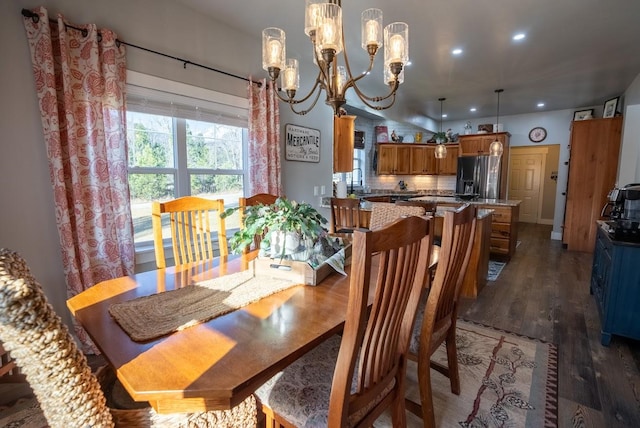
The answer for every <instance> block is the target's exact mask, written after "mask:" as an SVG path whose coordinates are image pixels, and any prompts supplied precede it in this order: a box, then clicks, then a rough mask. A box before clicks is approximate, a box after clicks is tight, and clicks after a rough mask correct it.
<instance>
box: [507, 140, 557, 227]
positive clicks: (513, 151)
mask: <svg viewBox="0 0 640 428" xmlns="http://www.w3.org/2000/svg"><path fill="white" fill-rule="evenodd" d="M509 150H510V153H509V157H511V156H514V155H542V165H541V167H540V168H541V171H540V183H539V184H538V215H537V218H536V224H550V225H553V219H549V220H543V219H542V218H541V217H540V215H541V214H542V202H543V201H544V186H543V184H544V173H545V171H546V170H547V154H548V153H549V147H548V146H511V147H510V148H509ZM511 164H512V163H511V159H509V173H508V176H509V179H511ZM510 196H511V195H509V197H510Z"/></svg>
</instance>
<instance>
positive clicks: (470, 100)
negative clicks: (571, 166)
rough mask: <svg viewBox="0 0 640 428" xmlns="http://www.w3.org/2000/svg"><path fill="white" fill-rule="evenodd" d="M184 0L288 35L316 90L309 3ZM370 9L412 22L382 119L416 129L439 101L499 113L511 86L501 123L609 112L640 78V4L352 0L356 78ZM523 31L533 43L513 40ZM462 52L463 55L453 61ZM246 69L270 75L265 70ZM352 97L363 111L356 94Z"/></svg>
mask: <svg viewBox="0 0 640 428" xmlns="http://www.w3.org/2000/svg"><path fill="white" fill-rule="evenodd" d="M179 1H180V2H182V3H183V4H185V5H187V6H189V7H191V8H193V9H195V10H198V11H199V12H201V13H205V14H208V15H211V16H212V17H213V18H214V19H216V20H220V21H222V22H224V23H226V24H227V25H229V26H231V27H233V28H236V29H238V30H240V31H242V32H245V33H248V34H249V35H251V36H255V38H256V43H261V33H262V29H264V28H266V27H279V28H282V29H283V30H285V32H286V33H287V56H288V57H294V58H298V59H299V60H300V63H301V73H302V74H301V85H302V88H301V90H300V92H299V93H302V92H303V91H304V90H305V89H307V90H308V88H310V85H311V83H312V82H310V81H312V80H313V79H315V75H316V74H317V70H316V69H314V68H312V67H313V66H312V64H311V59H310V58H311V56H310V42H309V39H308V37H307V36H305V35H304V32H303V25H304V4H305V2H304V0H232V1H212V0H179ZM371 7H377V8H380V9H382V11H383V12H384V24H385V25H386V24H388V23H390V22H394V21H404V22H407V23H408V24H409V56H410V59H411V61H412V65H411V66H409V67H407V68H406V70H405V83H404V84H403V85H401V87H400V89H399V91H398V95H397V100H396V103H395V105H394V106H393V107H392V108H391V109H389V110H385V111H382V112H379V113H377V114H380V115H383V116H385V117H388V118H390V119H393V120H398V121H402V122H408V123H414V124H416V125H418V126H423V125H425V124H426V123H427V122H425V119H424V117H425V116H427V117H430V118H433V119H435V120H437V121H439V120H440V102H439V101H438V98H440V97H445V98H446V101H445V102H444V108H443V112H444V113H445V114H447V115H448V117H447V119H446V120H463V119H465V120H466V119H472V118H474V117H487V116H493V115H495V114H496V104H497V97H496V94H495V93H494V90H495V89H497V88H503V89H504V92H503V93H502V94H501V96H500V115H501V116H502V115H512V114H523V113H532V112H538V111H545V110H559V109H579V108H581V107H586V106H592V105H602V104H603V103H604V102H605V101H606V100H608V99H611V98H614V97H617V96H620V95H622V94H623V93H624V91H625V90H626V89H627V87H628V86H629V85H630V83H631V82H632V81H633V79H634V78H635V77H636V76H637V75H638V74H639V73H640V0H431V1H425V0H394V1H383V0H345V1H344V2H343V4H342V8H343V21H344V26H345V29H344V30H345V38H346V40H347V52H348V55H349V61H350V65H351V69H352V70H353V71H354V72H356V71H355V70H359V71H364V70H365V69H366V65H367V61H368V57H367V55H366V53H365V52H364V51H363V50H362V48H361V47H360V13H361V12H362V11H363V10H364V9H367V8H371ZM518 32H523V33H526V38H525V39H524V40H522V41H520V42H514V41H512V39H511V38H512V36H513V35H514V34H515V33H518ZM456 47H460V48H462V49H463V50H464V52H463V54H462V55H460V56H457V57H454V56H453V55H452V54H451V50H452V49H453V48H456ZM381 62H382V52H379V54H378V57H377V61H376V67H374V70H373V72H372V74H371V75H370V76H367V77H365V78H363V79H362V80H361V81H360V82H362V85H360V86H361V88H362V89H363V91H364V92H365V93H367V94H368V95H371V96H375V95H381V94H383V93H384V91H385V90H386V87H385V86H384V85H383V84H382V66H381V64H380V63H381ZM258 64H259V63H258ZM258 67H259V65H258ZM305 71H306V72H308V75H307V76H305V74H304V73H305ZM247 72H248V73H250V74H252V75H254V76H265V77H266V72H264V71H262V70H260V69H256V70H247ZM305 81H306V83H307V85H305ZM348 100H349V105H350V106H352V107H359V108H362V107H363V105H362V104H361V103H359V100H357V98H356V97H355V96H354V94H353V91H352V90H351V91H350V92H349V93H348ZM356 100H357V101H356ZM321 102H322V101H320V102H319V103H321ZM538 102H544V103H545V107H543V108H539V107H537V106H536V105H537V104H538ZM471 107H476V108H477V112H476V113H471V112H470V111H469V109H470V108H471ZM316 108H329V107H325V106H324V105H322V106H319V107H316ZM356 114H357V113H356ZM424 127H427V126H424Z"/></svg>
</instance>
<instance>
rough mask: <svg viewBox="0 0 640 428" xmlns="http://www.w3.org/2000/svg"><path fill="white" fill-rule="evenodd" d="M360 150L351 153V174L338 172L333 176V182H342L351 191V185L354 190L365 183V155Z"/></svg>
mask: <svg viewBox="0 0 640 428" xmlns="http://www.w3.org/2000/svg"><path fill="white" fill-rule="evenodd" d="M364 152H365V151H364V150H363V149H362V150H361V149H355V150H354V151H353V171H351V172H339V173H336V174H333V181H334V182H335V181H344V182H345V183H347V188H348V189H349V190H351V185H352V183H353V187H354V188H360V187H362V186H364V183H365V181H366V177H365V175H364V173H365V169H366V168H365V154H364Z"/></svg>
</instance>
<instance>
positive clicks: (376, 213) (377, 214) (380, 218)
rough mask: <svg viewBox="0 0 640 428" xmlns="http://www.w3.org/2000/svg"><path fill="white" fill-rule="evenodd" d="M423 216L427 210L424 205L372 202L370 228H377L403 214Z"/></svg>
mask: <svg viewBox="0 0 640 428" xmlns="http://www.w3.org/2000/svg"><path fill="white" fill-rule="evenodd" d="M412 215H414V216H423V215H425V210H424V208H422V207H416V206H402V205H397V204H394V203H386V202H372V203H371V220H370V221H369V229H371V230H375V229H379V228H380V227H382V226H384V225H385V224H387V223H389V222H392V221H394V220H396V219H398V218H400V217H403V216H412Z"/></svg>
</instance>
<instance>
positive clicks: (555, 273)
mask: <svg viewBox="0 0 640 428" xmlns="http://www.w3.org/2000/svg"><path fill="white" fill-rule="evenodd" d="M518 234H519V235H518V239H519V240H520V241H522V242H521V244H520V246H519V247H518V249H517V251H516V254H515V255H514V257H513V258H512V259H511V261H510V262H509V263H508V264H507V265H506V266H505V268H504V269H503V270H502V273H501V274H500V276H499V277H498V279H497V280H496V281H494V282H489V283H488V284H489V285H487V286H486V287H485V288H484V289H483V290H482V292H481V293H480V295H479V296H478V298H477V299H476V300H475V301H472V300H466V301H464V302H463V304H462V310H461V311H460V316H461V317H462V318H466V319H470V320H473V321H477V322H480V323H483V324H487V325H491V326H494V327H497V328H501V329H504V330H508V331H513V332H515V333H520V334H523V335H527V336H531V337H535V338H539V339H543V340H546V341H550V342H553V343H555V344H556V345H557V346H558V360H559V361H558V364H559V367H558V372H559V379H558V384H559V385H558V389H559V392H558V395H559V425H560V427H607V428H609V427H640V342H639V341H635V340H631V339H625V338H622V337H618V336H614V338H613V340H612V342H611V345H610V346H609V347H605V346H602V345H601V344H600V319H599V316H598V311H597V308H596V303H595V300H594V298H593V296H592V295H590V294H589V281H590V277H591V261H592V255H591V254H588V253H578V252H570V251H567V250H565V249H563V248H562V243H561V242H560V241H552V240H550V235H551V226H544V225H535V224H528V223H520V224H519V227H518ZM638 263H639V266H638V267H639V268H640V260H639V261H638ZM638 310H640V308H639V309H638Z"/></svg>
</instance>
